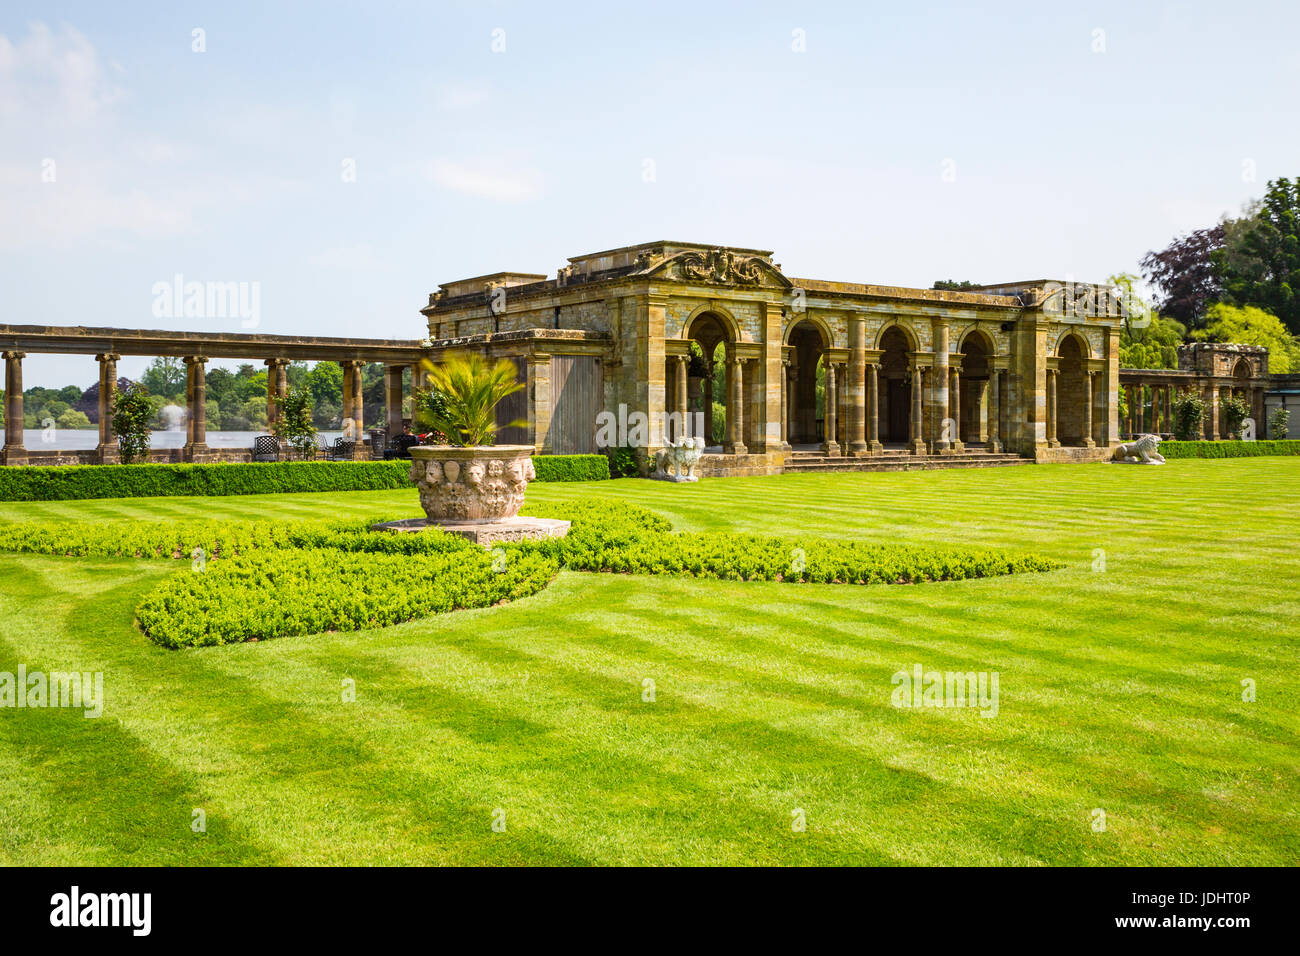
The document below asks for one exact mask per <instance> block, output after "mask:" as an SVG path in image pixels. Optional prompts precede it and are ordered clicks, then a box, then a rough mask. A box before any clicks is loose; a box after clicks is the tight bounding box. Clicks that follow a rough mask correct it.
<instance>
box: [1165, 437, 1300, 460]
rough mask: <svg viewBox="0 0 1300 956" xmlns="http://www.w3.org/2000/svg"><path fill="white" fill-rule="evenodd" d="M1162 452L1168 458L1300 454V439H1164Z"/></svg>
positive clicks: (1258, 456)
mask: <svg viewBox="0 0 1300 956" xmlns="http://www.w3.org/2000/svg"><path fill="white" fill-rule="evenodd" d="M1160 454H1162V455H1164V456H1165V457H1166V458H1261V457H1264V456H1273V455H1300V439H1295V438H1283V439H1269V440H1265V441H1162V442H1161V443H1160Z"/></svg>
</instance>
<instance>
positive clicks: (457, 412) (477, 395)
mask: <svg viewBox="0 0 1300 956" xmlns="http://www.w3.org/2000/svg"><path fill="white" fill-rule="evenodd" d="M422 364H423V366H424V369H425V372H426V373H427V375H428V383H429V389H430V393H431V396H436V397H437V399H438V400H437V401H430V402H428V403H427V404H426V406H425V408H424V409H423V415H422V416H421V417H422V418H423V420H424V422H425V424H427V425H429V426H430V427H431V428H432V429H433V430H434V431H436V432H441V433H442V434H443V435H446V436H447V441H448V442H449V443H451V444H453V445H464V446H472V445H491V444H492V443H493V441H494V440H495V438H496V433H497V429H498V428H519V427H523V426H526V425H527V424H528V422H527V420H526V419H517V420H515V421H513V422H510V423H508V424H506V425H498V424H497V421H496V407H497V405H498V404H500V402H501V400H502V399H504V398H505V397H506V396H508V395H513V394H514V393H515V392H518V391H521V390H522V389H523V387H524V385H523V383H522V382H518V381H516V380H515V378H516V375H517V370H516V369H515V363H514V362H512V361H510V360H509V359H498V360H497V361H496V362H489V361H488V359H486V358H484V357H483V356H482V355H479V354H478V353H477V352H470V353H468V354H458V353H452V354H451V355H448V356H447V357H446V358H445V359H443V361H442V364H440V365H434V364H433V363H432V362H430V361H429V360H428V359H425V360H424V361H423V363H422Z"/></svg>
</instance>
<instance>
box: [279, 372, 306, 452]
mask: <svg viewBox="0 0 1300 956" xmlns="http://www.w3.org/2000/svg"><path fill="white" fill-rule="evenodd" d="M311 413H312V407H311V390H310V389H309V388H307V386H306V384H305V383H304V384H302V385H298V386H295V387H293V388H291V389H289V391H288V393H287V394H286V395H285V397H284V404H283V406H282V407H281V409H280V417H279V418H278V419H277V420H276V422H275V429H274V431H275V437H276V438H278V439H280V441H282V442H287V443H288V444H289V445H291V446H292V447H293V448H295V449H297V451H298V453H299V454H300V455H301V456H302V457H303V458H311V457H312V456H313V455H314V454H315V452H316V425H315V424H314V423H313V422H312V417H311Z"/></svg>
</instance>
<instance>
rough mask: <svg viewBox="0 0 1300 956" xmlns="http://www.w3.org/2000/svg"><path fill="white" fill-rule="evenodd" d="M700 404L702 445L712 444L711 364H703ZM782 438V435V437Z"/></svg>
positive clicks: (706, 362)
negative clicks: (702, 410)
mask: <svg viewBox="0 0 1300 956" xmlns="http://www.w3.org/2000/svg"><path fill="white" fill-rule="evenodd" d="M700 394H701V395H702V396H703V397H702V399H701V402H700V403H701V404H702V405H703V406H704V444H706V445H712V444H713V363H712V362H710V361H708V360H707V359H706V360H705V362H704V381H702V382H701V383H700ZM782 437H784V435H783V436H782Z"/></svg>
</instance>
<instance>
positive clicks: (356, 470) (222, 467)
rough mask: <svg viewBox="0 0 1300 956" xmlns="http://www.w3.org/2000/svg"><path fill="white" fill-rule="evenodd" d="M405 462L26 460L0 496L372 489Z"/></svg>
mask: <svg viewBox="0 0 1300 956" xmlns="http://www.w3.org/2000/svg"><path fill="white" fill-rule="evenodd" d="M410 467H411V465H410V462H406V461H281V462H258V463H255V464H254V463H248V464H240V463H229V464H185V465H171V464H157V465H28V466H23V467H12V468H0V501H72V500H77V499H81V498H164V497H176V496H181V495H184V496H189V495H208V496H222V495H266V494H283V493H286V492H296V491H375V490H378V489H383V488H406V487H409V486H410V484H411V479H410V475H409V471H410Z"/></svg>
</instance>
